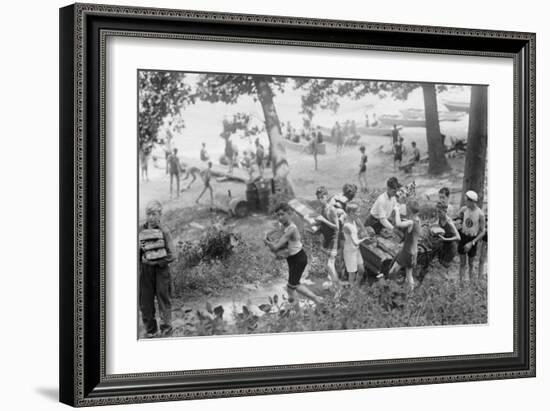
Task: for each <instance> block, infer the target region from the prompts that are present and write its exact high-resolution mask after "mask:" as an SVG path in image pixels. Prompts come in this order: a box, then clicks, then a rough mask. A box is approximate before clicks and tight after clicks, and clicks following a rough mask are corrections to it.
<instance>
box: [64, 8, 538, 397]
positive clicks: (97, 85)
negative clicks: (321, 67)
mask: <svg viewBox="0 0 550 411" xmlns="http://www.w3.org/2000/svg"><path fill="white" fill-rule="evenodd" d="M110 35H124V36H136V37H155V38H188V39H198V40H204V41H213V40H215V41H229V42H241V43H242V42H252V43H260V44H282V45H290V46H292V45H307V46H315V47H339V48H364V49H370V50H384V51H406V52H422V53H436V54H451V55H468V56H470V55H473V56H488V57H507V58H511V59H513V62H514V281H515V284H514V305H515V307H514V312H515V318H514V351H513V352H512V353H495V354H488V355H473V356H454V357H435V358H414V359H404V360H389V361H384V360H380V361H357V362H347V363H326V364H307V365H291V366H285V365H280V366H273V367H250V368H239V369H220V370H205V371H174V372H166V373H143V374H134V375H106V374H105V366H104V365H105V364H104V362H105V345H104V337H105V335H104V324H105V310H104V303H105V300H104V283H103V279H104V278H103V276H104V274H105V266H104V262H105V256H104V235H105V208H104V201H105V197H104V196H105V190H104V187H105V164H104V160H105V151H104V139H105V129H104V119H105V112H104V92H105V90H104V87H105V72H104V64H105V39H106V38H107V37H108V36H110ZM59 116H60V117H59V121H60V237H61V238H60V335H59V337H60V401H61V402H64V403H66V404H70V405H73V406H92V405H107V404H122V403H138V402H151V401H170V400H181V399H199V398H216V397H228V396H244V395H261V394H275V393H289V392H305V391H323V390H335V389H355V388H366V387H380V386H395V385H413V384H431V383H447V382H458V381H476V380H488V379H504V378H520V377H533V376H535V34H534V33H522V32H505V31H488V30H474V29H461V28H446V27H428V26H412V25H397V24H384V23H366V22H352V21H334V20H316V19H305V18H294V17H279V16H260V15H245V14H226V13H215V12H201V11H185V10H168V9H150V8H136V7H124V6H107V5H96V4H75V5H71V6H67V7H64V8H62V9H60V114H59Z"/></svg>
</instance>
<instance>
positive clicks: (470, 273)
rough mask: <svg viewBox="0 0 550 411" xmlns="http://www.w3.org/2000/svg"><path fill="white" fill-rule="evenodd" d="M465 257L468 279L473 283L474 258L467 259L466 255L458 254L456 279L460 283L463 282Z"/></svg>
mask: <svg viewBox="0 0 550 411" xmlns="http://www.w3.org/2000/svg"><path fill="white" fill-rule="evenodd" d="M466 257H467V258H468V278H469V280H470V281H473V280H474V279H475V278H474V263H475V256H474V257H469V256H467V255H466V254H460V269H459V272H458V277H459V278H458V279H459V280H460V282H462V281H464V274H465V272H466Z"/></svg>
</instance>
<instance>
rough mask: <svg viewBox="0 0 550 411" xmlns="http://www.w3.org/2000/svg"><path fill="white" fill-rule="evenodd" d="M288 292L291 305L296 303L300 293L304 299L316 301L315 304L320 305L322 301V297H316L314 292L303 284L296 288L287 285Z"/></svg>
mask: <svg viewBox="0 0 550 411" xmlns="http://www.w3.org/2000/svg"><path fill="white" fill-rule="evenodd" d="M286 290H287V292H288V302H289V303H291V304H292V303H294V302H295V301H296V293H299V294H301V295H303V296H304V297H307V298H309V299H310V300H312V301H314V302H315V304H319V303H320V302H321V301H322V299H321V297H319V296H318V295H316V294H315V293H314V292H313V291H311V290H310V289H309V288H307V287H306V286H305V285H302V284H298V285H297V286H296V288H292V287H289V286H288V285H287V287H286Z"/></svg>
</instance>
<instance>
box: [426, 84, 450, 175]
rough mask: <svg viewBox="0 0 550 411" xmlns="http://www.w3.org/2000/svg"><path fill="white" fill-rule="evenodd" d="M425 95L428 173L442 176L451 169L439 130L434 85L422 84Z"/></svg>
mask: <svg viewBox="0 0 550 411" xmlns="http://www.w3.org/2000/svg"><path fill="white" fill-rule="evenodd" d="M422 93H423V94H424V113H425V120H426V139H427V140H428V159H429V163H428V172H429V173H430V174H441V173H443V172H445V171H448V170H449V169H450V167H449V163H448V162H447V157H445V146H444V145H443V139H442V138H441V130H440V129H439V113H438V111H437V95H436V91H435V85H434V84H433V83H422Z"/></svg>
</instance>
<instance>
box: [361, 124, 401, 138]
mask: <svg viewBox="0 0 550 411" xmlns="http://www.w3.org/2000/svg"><path fill="white" fill-rule="evenodd" d="M401 128H402V127H397V129H398V130H400V129H401ZM392 130H393V127H382V126H381V127H358V128H357V131H358V132H359V133H360V134H364V135H367V136H382V137H384V136H387V137H390V136H391V132H392Z"/></svg>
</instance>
